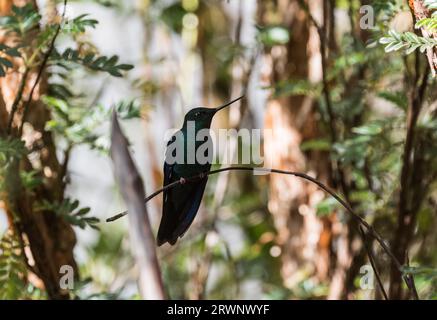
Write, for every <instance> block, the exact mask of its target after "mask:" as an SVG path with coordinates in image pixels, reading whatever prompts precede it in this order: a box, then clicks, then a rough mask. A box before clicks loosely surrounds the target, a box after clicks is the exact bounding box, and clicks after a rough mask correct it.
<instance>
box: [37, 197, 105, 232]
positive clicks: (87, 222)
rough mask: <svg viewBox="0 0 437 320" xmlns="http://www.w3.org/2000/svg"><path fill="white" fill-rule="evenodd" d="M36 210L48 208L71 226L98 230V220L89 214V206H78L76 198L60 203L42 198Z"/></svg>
mask: <svg viewBox="0 0 437 320" xmlns="http://www.w3.org/2000/svg"><path fill="white" fill-rule="evenodd" d="M36 209H37V210H40V211H42V210H50V211H53V212H55V213H56V214H57V215H58V216H60V217H62V218H63V219H65V221H67V222H68V223H70V224H71V225H73V226H77V227H79V228H81V229H85V228H86V227H87V226H88V227H90V228H93V229H96V230H98V229H99V227H98V226H97V224H98V223H99V222H100V220H99V219H98V218H95V217H91V216H89V215H88V214H89V212H90V211H91V209H90V208H88V207H86V208H79V201H78V200H71V199H68V198H66V199H64V200H63V201H62V202H61V203H59V202H55V203H51V202H48V201H46V200H43V202H42V204H41V205H40V206H38V208H36Z"/></svg>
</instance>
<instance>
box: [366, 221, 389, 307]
mask: <svg viewBox="0 0 437 320" xmlns="http://www.w3.org/2000/svg"><path fill="white" fill-rule="evenodd" d="M360 233H361V237H362V238H363V244H364V247H365V248H366V251H367V255H368V256H369V261H370V265H371V266H372V269H373V272H374V273H375V277H376V281H377V282H378V285H379V289H380V290H381V292H382V295H383V296H384V299H385V300H389V299H388V295H387V292H386V291H385V289H384V285H383V283H382V280H381V276H380V275H379V272H378V268H377V266H376V261H375V257H374V256H373V252H372V248H371V247H370V246H369V245H368V244H367V241H366V232H365V231H364V228H363V227H362V226H360Z"/></svg>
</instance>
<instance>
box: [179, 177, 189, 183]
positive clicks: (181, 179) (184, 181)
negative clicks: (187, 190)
mask: <svg viewBox="0 0 437 320" xmlns="http://www.w3.org/2000/svg"><path fill="white" fill-rule="evenodd" d="M179 183H180V184H186V183H187V179H185V178H180V179H179Z"/></svg>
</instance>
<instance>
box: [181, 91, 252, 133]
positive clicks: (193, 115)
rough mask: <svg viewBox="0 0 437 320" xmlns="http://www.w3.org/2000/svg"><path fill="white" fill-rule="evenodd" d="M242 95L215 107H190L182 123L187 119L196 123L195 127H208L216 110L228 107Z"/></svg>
mask: <svg viewBox="0 0 437 320" xmlns="http://www.w3.org/2000/svg"><path fill="white" fill-rule="evenodd" d="M243 97H244V95H243V96H241V97H238V98H237V99H234V100H232V101H231V102H228V103H226V104H224V105H222V106H220V107H217V108H204V107H199V108H194V109H191V110H190V111H188V113H187V114H186V115H185V119H184V123H187V122H188V121H194V122H195V123H196V127H198V128H209V127H210V126H211V122H212V118H213V117H214V115H215V114H216V113H217V112H219V111H220V110H222V109H224V108H226V107H229V106H230V105H231V104H233V103H234V102H237V101H238V100H241V99H242V98H243Z"/></svg>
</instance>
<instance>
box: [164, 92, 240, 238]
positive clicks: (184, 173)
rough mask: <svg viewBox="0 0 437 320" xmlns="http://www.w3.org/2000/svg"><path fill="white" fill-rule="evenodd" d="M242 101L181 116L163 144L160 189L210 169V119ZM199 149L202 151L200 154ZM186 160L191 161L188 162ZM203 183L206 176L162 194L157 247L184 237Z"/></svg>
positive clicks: (195, 210) (199, 197) (198, 202)
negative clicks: (163, 152) (163, 160)
mask: <svg viewBox="0 0 437 320" xmlns="http://www.w3.org/2000/svg"><path fill="white" fill-rule="evenodd" d="M242 98H243V96H241V97H239V98H237V99H235V100H232V101H231V102H229V103H226V104H224V105H222V106H220V107H218V108H215V109H211V108H194V109H192V110H190V111H189V112H188V113H187V114H186V115H185V118H184V124H183V126H182V128H181V129H180V130H179V131H178V132H176V133H175V134H174V135H173V136H172V138H171V139H170V141H169V143H168V144H167V151H166V157H165V162H164V186H166V185H168V184H170V183H172V182H175V181H179V180H180V179H181V178H189V177H193V176H196V175H198V174H201V173H203V172H208V171H209V170H210V168H211V163H212V158H213V155H212V141H211V137H210V135H209V129H210V127H211V122H212V118H213V117H214V115H215V114H216V113H217V112H218V111H220V110H222V109H224V108H226V107H228V106H230V105H231V104H233V103H234V102H236V101H238V100H240V99H242ZM202 130H203V131H202ZM190 131H192V133H193V134H192V135H191V134H190ZM198 133H203V134H199V136H203V139H197V137H198ZM193 139H194V141H192V140H193ZM202 150H205V152H204V153H202V152H200V151H202ZM198 153H199V154H198ZM188 158H191V161H190V160H189V159H188ZM207 180H208V179H207V177H206V178H204V179H202V180H199V181H196V182H190V183H186V184H178V185H176V186H175V187H173V188H171V189H168V190H166V191H164V193H163V195H164V200H163V207H162V218H161V224H160V225H159V230H158V236H157V244H158V246H161V245H163V244H164V243H166V242H168V243H170V244H171V245H174V244H175V243H176V241H177V239H178V238H179V237H182V236H183V235H184V234H185V232H186V231H187V229H188V228H189V226H190V225H191V223H192V222H193V220H194V217H195V216H196V213H197V210H199V206H200V202H201V201H202V197H203V192H204V191H205V186H206V183H207Z"/></svg>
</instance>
